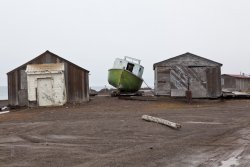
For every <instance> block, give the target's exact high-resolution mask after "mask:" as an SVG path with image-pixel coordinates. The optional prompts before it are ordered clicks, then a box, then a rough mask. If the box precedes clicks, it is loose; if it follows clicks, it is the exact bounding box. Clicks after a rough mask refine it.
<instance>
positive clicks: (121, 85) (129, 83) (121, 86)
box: [108, 69, 143, 93]
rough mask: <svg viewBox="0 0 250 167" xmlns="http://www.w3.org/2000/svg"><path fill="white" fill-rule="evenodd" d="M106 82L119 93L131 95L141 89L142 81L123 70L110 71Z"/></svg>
mask: <svg viewBox="0 0 250 167" xmlns="http://www.w3.org/2000/svg"><path fill="white" fill-rule="evenodd" d="M108 82H109V84H110V85H112V86H114V87H115V88H117V89H118V90H119V91H120V92H129V93H133V92H137V91H138V90H139V89H140V88H141V85H142V82H143V80H142V79H141V78H139V77H137V76H136V75H134V74H133V73H131V72H130V71H127V70H124V69H110V70H109V73H108Z"/></svg>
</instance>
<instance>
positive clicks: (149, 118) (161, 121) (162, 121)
mask: <svg viewBox="0 0 250 167" xmlns="http://www.w3.org/2000/svg"><path fill="white" fill-rule="evenodd" d="M142 119H143V120H145V121H150V122H155V123H159V124H162V125H166V126H169V127H171V128H174V129H180V128H181V125H180V124H178V123H174V122H171V121H168V120H165V119H161V118H157V117H152V116H149V115H143V116H142Z"/></svg>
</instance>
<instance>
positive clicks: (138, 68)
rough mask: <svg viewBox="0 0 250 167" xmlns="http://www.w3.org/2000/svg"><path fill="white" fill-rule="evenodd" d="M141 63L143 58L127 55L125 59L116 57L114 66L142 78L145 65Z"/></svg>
mask: <svg viewBox="0 0 250 167" xmlns="http://www.w3.org/2000/svg"><path fill="white" fill-rule="evenodd" d="M140 63H141V60H138V59H135V58H132V57H128V56H125V57H124V59H120V58H116V59H115V62H114V66H113V68H114V69H124V70H127V71H130V72H131V73H133V74H134V75H136V76H137V77H140V78H142V74H143V70H144V67H143V66H142V65H140Z"/></svg>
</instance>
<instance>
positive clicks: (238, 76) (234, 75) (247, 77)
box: [222, 74, 250, 79]
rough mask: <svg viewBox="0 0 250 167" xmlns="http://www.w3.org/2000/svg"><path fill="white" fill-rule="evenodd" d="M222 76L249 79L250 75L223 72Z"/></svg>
mask: <svg viewBox="0 0 250 167" xmlns="http://www.w3.org/2000/svg"><path fill="white" fill-rule="evenodd" d="M222 76H230V77H234V78H241V79H250V76H246V75H236V74H223V75H222Z"/></svg>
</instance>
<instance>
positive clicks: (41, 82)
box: [37, 78, 55, 106]
mask: <svg viewBox="0 0 250 167" xmlns="http://www.w3.org/2000/svg"><path fill="white" fill-rule="evenodd" d="M52 83H53V81H52V79H51V78H40V79H37V98H38V99H37V100H38V105H39V106H51V105H53V104H54V101H55V100H54V97H53V86H52Z"/></svg>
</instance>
